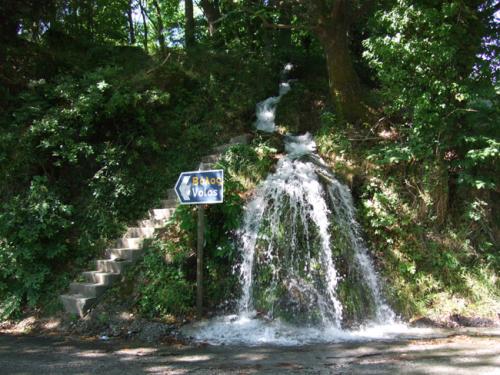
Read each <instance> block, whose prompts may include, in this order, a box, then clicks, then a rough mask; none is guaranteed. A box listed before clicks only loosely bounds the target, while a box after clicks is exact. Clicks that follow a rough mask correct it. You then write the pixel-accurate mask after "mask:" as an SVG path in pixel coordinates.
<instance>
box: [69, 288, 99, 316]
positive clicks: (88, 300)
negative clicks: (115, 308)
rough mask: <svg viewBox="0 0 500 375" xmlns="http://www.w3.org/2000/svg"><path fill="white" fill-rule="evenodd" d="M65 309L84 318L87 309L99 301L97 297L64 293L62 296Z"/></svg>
mask: <svg viewBox="0 0 500 375" xmlns="http://www.w3.org/2000/svg"><path fill="white" fill-rule="evenodd" d="M60 299H61V302H62V304H63V306H64V310H66V312H69V313H70V314H76V315H78V316H79V317H80V318H83V317H84V316H85V314H86V313H87V311H89V309H90V308H92V306H94V305H95V303H96V302H97V298H93V297H84V296H81V295H79V294H63V295H61V296H60Z"/></svg>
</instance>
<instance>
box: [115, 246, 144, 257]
mask: <svg viewBox="0 0 500 375" xmlns="http://www.w3.org/2000/svg"><path fill="white" fill-rule="evenodd" d="M143 255H144V250H143V249H126V248H123V249H106V256H107V257H109V258H110V259H111V260H116V259H122V260H136V259H139V258H140V257H142V256H143Z"/></svg>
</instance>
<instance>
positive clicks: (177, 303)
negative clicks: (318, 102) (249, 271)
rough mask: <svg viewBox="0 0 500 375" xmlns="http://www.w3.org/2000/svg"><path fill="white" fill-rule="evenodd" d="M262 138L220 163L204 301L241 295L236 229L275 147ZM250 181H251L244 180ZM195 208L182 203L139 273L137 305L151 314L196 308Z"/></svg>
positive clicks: (210, 213) (209, 215)
mask: <svg viewBox="0 0 500 375" xmlns="http://www.w3.org/2000/svg"><path fill="white" fill-rule="evenodd" d="M275 152H276V150H274V149H273V148H272V147H270V146H269V144H268V143H267V142H265V141H263V140H261V139H257V140H255V141H254V143H253V144H252V145H249V146H247V145H236V146H233V147H231V148H230V149H229V150H227V151H226V152H225V154H224V155H223V157H222V160H221V161H220V162H219V163H218V165H217V167H218V168H222V169H224V172H225V173H224V203H222V204H217V205H209V206H207V207H206V208H205V215H206V219H205V222H206V229H205V247H204V265H205V267H204V290H205V306H206V307H209V308H217V307H221V306H222V305H225V304H226V303H227V302H229V301H234V300H236V296H237V294H238V293H239V290H238V280H237V277H236V275H235V274H234V272H233V267H234V264H235V261H236V258H237V257H238V252H237V242H236V241H235V231H236V229H237V228H239V227H240V224H241V219H242V214H243V197H244V196H245V195H246V194H247V193H248V189H251V188H253V187H255V186H256V184H258V183H259V181H260V180H261V179H263V178H265V176H266V175H267V173H268V172H269V169H270V167H271V160H272V159H271V155H272V154H273V153H275ZM243 183H245V184H246V187H245V186H243ZM196 225H197V215H196V208H195V207H193V206H180V207H179V208H177V210H176V211H175V214H174V216H173V218H172V219H171V221H170V223H169V224H167V226H166V227H165V229H164V230H163V232H161V233H160V234H159V236H158V238H157V239H156V240H155V241H154V242H153V245H152V247H150V248H149V249H148V251H147V253H146V256H145V259H144V262H143V263H142V264H140V265H138V266H137V269H136V270H135V271H134V272H133V273H134V277H137V278H138V280H139V282H138V284H137V291H138V295H139V298H138V303H137V304H138V308H139V310H140V311H141V312H142V313H143V314H145V315H147V316H149V317H164V316H165V315H167V314H172V315H176V316H179V315H181V316H182V315H186V314H191V313H193V312H194V305H195V300H194V298H195V289H196V251H195V248H196Z"/></svg>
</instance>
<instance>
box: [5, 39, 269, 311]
mask: <svg viewBox="0 0 500 375" xmlns="http://www.w3.org/2000/svg"><path fill="white" fill-rule="evenodd" d="M59 37H61V35H59ZM138 54H139V55H141V56H142V62H141V59H138V56H137V55H138ZM75 55H77V56H78V55H79V56H81V61H80V63H81V64H82V67H83V68H81V69H80V68H79V67H78V65H71V67H68V65H70V64H68V62H71V64H73V63H76V62H77V61H78V59H77V58H75ZM56 56H57V58H56V59H55V60H54V64H56V66H55V67H53V69H50V71H49V72H48V73H46V74H45V75H42V76H40V75H39V73H33V75H34V76H35V77H37V78H36V79H31V81H29V82H28V85H27V86H26V87H25V88H24V89H22V90H21V91H20V93H19V94H18V95H16V96H4V97H3V98H2V100H5V102H6V103H7V106H6V108H7V110H6V111H5V112H4V113H3V115H2V116H1V117H0V122H1V124H2V128H3V133H2V136H1V138H0V142H1V147H0V160H1V161H2V163H1V165H0V176H1V179H2V183H1V184H0V193H1V194H2V198H1V202H0V203H1V205H2V210H1V214H0V239H1V240H0V296H1V300H2V303H1V306H0V312H1V316H3V317H6V316H12V315H15V314H17V313H19V312H20V311H21V308H23V307H24V306H29V307H35V306H41V305H46V302H47V303H49V304H50V305H53V307H55V305H56V304H57V303H56V301H57V299H56V298H54V295H56V294H57V293H59V292H61V290H62V289H63V288H64V286H65V285H67V283H68V281H69V280H70V279H71V277H72V276H71V275H74V274H75V273H76V272H77V270H79V269H81V267H82V266H83V265H84V264H85V262H86V261H87V260H89V259H91V258H92V257H94V256H95V255H96V254H97V253H98V252H99V251H100V250H101V249H102V248H103V246H104V245H105V243H106V241H107V240H109V239H110V238H113V237H115V236H117V235H118V234H119V233H120V232H121V231H122V230H123V228H124V225H125V224H127V223H132V222H133V221H134V220H137V219H139V218H140V217H142V215H143V214H144V213H145V212H146V210H147V209H148V208H151V207H152V206H153V205H154V203H155V201H157V200H159V199H161V198H162V195H163V192H164V191H165V190H166V189H167V188H170V187H171V186H173V184H174V182H175V179H176V177H177V175H178V173H179V172H180V171H181V170H189V169H191V168H193V167H194V164H195V163H196V161H197V160H199V157H200V156H201V155H204V154H207V153H208V152H209V150H210V149H211V148H212V147H213V146H214V145H216V143H217V142H223V141H224V140H225V139H228V138H229V137H230V136H232V135H234V134H239V133H241V131H242V130H241V129H242V128H243V127H244V126H245V125H246V124H247V123H248V121H249V120H250V116H251V114H252V112H253V107H254V103H255V101H256V99H255V98H254V96H255V95H266V93H265V92H266V90H267V88H266V86H261V87H260V88H259V89H257V90H254V89H252V90H250V92H249V91H248V85H247V84H246V83H245V81H239V80H237V79H236V78H234V77H236V76H237V74H236V73H235V72H234V71H231V70H230V69H227V66H226V65H224V67H225V69H224V70H220V71H217V69H218V67H220V66H221V65H220V64H221V62H222V61H225V62H226V63H227V64H229V65H228V66H234V67H235V69H236V67H237V65H236V64H235V63H234V62H235V61H239V60H240V56H231V55H226V54H224V53H221V54H220V55H216V54H212V53H210V52H204V51H200V54H199V55H198V57H199V58H200V61H201V60H203V62H204V63H203V64H198V63H196V62H195V61H192V60H190V61H189V63H188V64H186V61H185V56H184V55H183V54H182V53H175V54H173V56H172V57H171V61H169V63H168V64H166V65H161V64H160V65H155V64H154V62H153V61H151V60H150V58H149V57H147V56H146V55H145V54H143V53H140V52H138V50H137V49H135V50H134V49H133V48H128V49H125V50H124V49H123V48H121V47H112V46H106V45H102V46H97V47H95V48H93V49H91V50H90V51H88V53H83V52H82V51H80V50H78V49H77V48H74V47H73V48H72V49H70V50H69V52H65V51H61V52H58V53H57V54H56ZM117 56H122V57H123V58H122V59H119V58H117ZM127 56H128V57H127ZM191 64H192V65H191ZM250 64H251V60H250V59H247V63H246V64H243V65H242V66H240V68H239V69H238V72H239V73H241V74H240V77H242V78H244V79H245V77H246V79H247V80H250V79H253V78H254V73H255V71H251V70H250V69H249V65H250ZM65 71H67V73H65ZM208 71H210V72H211V74H208ZM268 72H269V69H268V67H266V66H262V68H261V69H260V70H259V73H258V74H260V75H262V76H266V75H268V74H269V73H268ZM228 77H231V78H228ZM267 81H271V79H269V80H267ZM241 95H245V96H246V98H245V100H242V97H241ZM223 119H227V121H231V122H232V126H233V128H232V129H229V130H228V126H226V124H224V123H222V121H223ZM242 119H247V120H246V121H243V120H242ZM214 139H217V141H215V142H214ZM179 140H182V142H179ZM186 150H189V152H186ZM45 307H47V306H45Z"/></svg>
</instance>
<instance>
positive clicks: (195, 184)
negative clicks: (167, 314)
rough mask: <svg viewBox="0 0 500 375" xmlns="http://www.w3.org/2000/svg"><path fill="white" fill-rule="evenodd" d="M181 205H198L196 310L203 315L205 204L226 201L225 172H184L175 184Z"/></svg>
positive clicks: (199, 314)
mask: <svg viewBox="0 0 500 375" xmlns="http://www.w3.org/2000/svg"><path fill="white" fill-rule="evenodd" d="M175 192H176V194H177V197H178V198H179V202H180V204H197V205H198V207H197V211H198V225H197V238H196V310H197V313H198V316H199V317H201V316H202V315H203V246H204V243H205V213H204V211H205V210H204V208H203V205H204V204H216V203H222V202H223V200H224V171H223V170H222V169H216V170H208V171H192V172H182V173H181V174H180V176H179V178H178V180H177V183H176V184H175Z"/></svg>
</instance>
